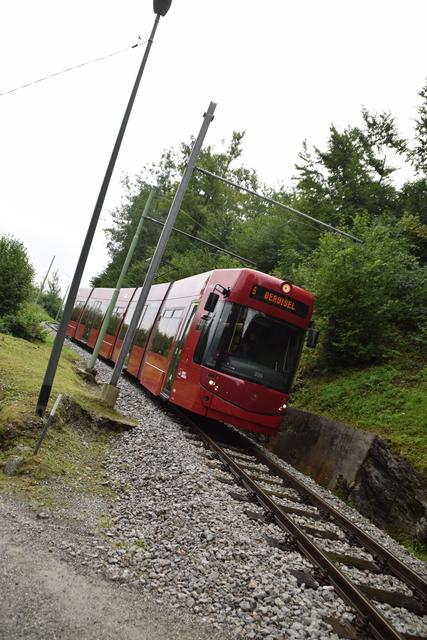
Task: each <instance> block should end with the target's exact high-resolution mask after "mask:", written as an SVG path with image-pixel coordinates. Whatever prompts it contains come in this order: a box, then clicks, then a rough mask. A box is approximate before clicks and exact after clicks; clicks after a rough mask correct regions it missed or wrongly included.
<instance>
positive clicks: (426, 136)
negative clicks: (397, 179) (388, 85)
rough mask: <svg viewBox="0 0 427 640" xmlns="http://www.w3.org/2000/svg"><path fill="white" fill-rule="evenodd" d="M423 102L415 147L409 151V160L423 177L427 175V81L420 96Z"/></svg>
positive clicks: (418, 119) (417, 122) (416, 131)
mask: <svg viewBox="0 0 427 640" xmlns="http://www.w3.org/2000/svg"><path fill="white" fill-rule="evenodd" d="M418 95H419V96H420V98H422V102H421V104H420V106H419V107H418V117H417V119H416V120H415V145H414V147H413V148H412V149H411V150H410V151H409V159H410V161H411V162H412V164H413V166H414V167H415V170H416V171H417V173H418V174H419V175H420V176H421V177H426V175H427V81H426V83H425V85H424V87H423V88H422V89H421V91H420V93H419V94H418Z"/></svg>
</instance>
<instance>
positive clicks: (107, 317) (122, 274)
mask: <svg viewBox="0 0 427 640" xmlns="http://www.w3.org/2000/svg"><path fill="white" fill-rule="evenodd" d="M154 193H155V189H150V193H149V194H148V198H147V202H146V203H145V207H144V211H143V212H142V215H141V218H140V220H139V222H138V226H137V228H136V231H135V235H134V237H133V238H132V242H131V244H130V247H129V251H128V253H127V256H126V260H125V261H124V263H123V266H122V270H121V272H120V275H119V279H118V280H117V283H116V288H115V289H114V292H113V295H112V298H111V300H110V304H109V305H108V309H107V311H106V313H105V317H104V320H103V322H102V325H101V329H100V331H99V335H98V338H97V341H96V344H95V348H94V350H93V351H92V355H91V357H90V360H89V362H88V364H87V366H86V369H88V370H92V369H93V368H94V367H95V365H96V360H97V358H98V355H99V352H100V350H101V346H102V343H103V341H104V338H105V334H106V333H107V328H108V325H109V323H110V320H111V316H112V315H113V311H114V307H115V306H116V302H117V298H118V297H119V293H120V289H121V286H122V284H123V280H124V277H125V275H126V273H127V270H128V268H129V265H130V263H131V260H132V257H133V254H134V251H135V248H136V245H137V243H138V240H139V236H140V234H141V230H142V225H143V224H144V219H145V218H146V214H147V211H149V209H150V206H151V202H152V200H153V197H154Z"/></svg>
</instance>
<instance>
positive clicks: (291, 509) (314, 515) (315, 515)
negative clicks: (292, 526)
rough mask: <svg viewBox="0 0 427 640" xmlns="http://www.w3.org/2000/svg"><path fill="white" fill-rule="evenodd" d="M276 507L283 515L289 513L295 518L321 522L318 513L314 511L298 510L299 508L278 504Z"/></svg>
mask: <svg viewBox="0 0 427 640" xmlns="http://www.w3.org/2000/svg"><path fill="white" fill-rule="evenodd" d="M278 507H279V508H280V509H281V510H282V511H284V512H285V513H290V514H293V515H295V516H302V517H303V518H310V519H311V520H323V518H322V516H321V514H320V513H316V512H315V511H314V512H313V511H306V509H300V508H299V507H291V506H290V505H287V504H279V505H278Z"/></svg>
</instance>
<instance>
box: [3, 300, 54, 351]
mask: <svg viewBox="0 0 427 640" xmlns="http://www.w3.org/2000/svg"><path fill="white" fill-rule="evenodd" d="M45 319H46V314H45V313H44V312H43V311H42V310H41V309H40V307H39V306H38V305H36V304H34V303H30V302H27V303H24V304H22V305H21V306H20V307H19V309H18V311H17V313H16V314H15V315H12V314H8V315H6V316H3V317H1V318H0V333H9V334H11V335H13V336H15V337H16V338H23V339H24V340H31V341H32V342H44V341H45V340H46V335H47V333H46V331H45V329H44V328H43V325H42V322H43V320H45Z"/></svg>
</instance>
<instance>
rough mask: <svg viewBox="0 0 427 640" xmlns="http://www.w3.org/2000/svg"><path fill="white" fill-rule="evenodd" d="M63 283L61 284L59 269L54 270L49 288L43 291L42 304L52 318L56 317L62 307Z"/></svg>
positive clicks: (48, 284)
mask: <svg viewBox="0 0 427 640" xmlns="http://www.w3.org/2000/svg"><path fill="white" fill-rule="evenodd" d="M61 303H62V299H61V285H60V284H59V275H58V271H54V272H53V274H52V277H51V278H50V280H48V283H47V290H46V291H45V292H44V293H43V295H42V299H41V305H42V306H43V307H44V309H46V311H47V312H48V314H49V315H50V317H51V318H56V315H57V313H58V311H59V310H60V308H61Z"/></svg>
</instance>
